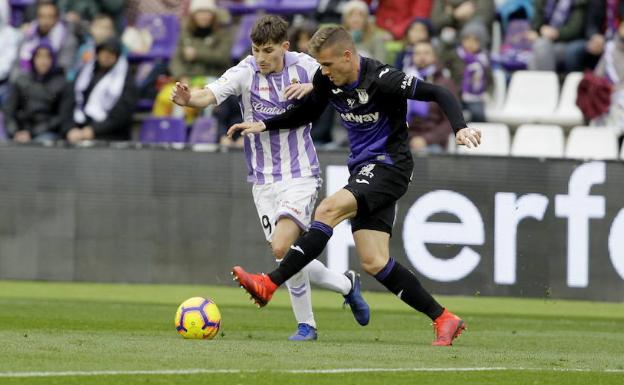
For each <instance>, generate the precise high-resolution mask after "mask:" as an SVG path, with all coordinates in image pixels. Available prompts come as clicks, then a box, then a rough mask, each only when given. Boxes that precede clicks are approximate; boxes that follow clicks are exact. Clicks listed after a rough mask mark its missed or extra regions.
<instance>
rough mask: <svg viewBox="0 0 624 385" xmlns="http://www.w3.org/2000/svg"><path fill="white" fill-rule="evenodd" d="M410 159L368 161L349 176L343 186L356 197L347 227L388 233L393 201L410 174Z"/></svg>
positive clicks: (411, 168)
mask: <svg viewBox="0 0 624 385" xmlns="http://www.w3.org/2000/svg"><path fill="white" fill-rule="evenodd" d="M412 170H413V163H412V162H402V163H401V164H397V165H387V164H375V163H369V164H367V165H365V166H363V167H361V168H359V169H358V170H357V172H356V173H354V174H352V175H351V176H350V177H349V183H348V184H347V185H346V186H345V187H344V188H345V189H346V190H349V191H350V192H351V193H352V194H353V195H354V196H355V199H356V200H357V205H358V212H357V214H356V216H355V217H353V218H351V230H352V231H353V232H356V231H358V230H377V231H383V232H385V233H388V234H390V235H392V226H393V225H394V218H395V216H396V203H397V201H398V200H399V198H401V197H402V196H403V195H404V194H405V193H406V192H407V187H408V186H409V183H410V180H411V178H412Z"/></svg>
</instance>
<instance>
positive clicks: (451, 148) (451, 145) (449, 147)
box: [446, 132, 457, 154]
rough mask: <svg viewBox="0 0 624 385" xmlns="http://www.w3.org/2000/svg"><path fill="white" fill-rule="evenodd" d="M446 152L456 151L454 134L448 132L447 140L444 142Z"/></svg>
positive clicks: (453, 152)
mask: <svg viewBox="0 0 624 385" xmlns="http://www.w3.org/2000/svg"><path fill="white" fill-rule="evenodd" d="M446 152H448V153H449V154H455V153H456V152H457V142H456V141H455V134H454V133H452V132H451V133H450V134H449V137H448V142H446Z"/></svg>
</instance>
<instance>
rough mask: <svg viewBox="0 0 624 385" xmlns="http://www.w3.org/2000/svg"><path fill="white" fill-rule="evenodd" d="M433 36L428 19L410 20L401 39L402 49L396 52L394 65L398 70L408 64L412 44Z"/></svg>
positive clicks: (410, 59) (412, 50)
mask: <svg viewBox="0 0 624 385" xmlns="http://www.w3.org/2000/svg"><path fill="white" fill-rule="evenodd" d="M433 36H434V34H433V25H432V24H431V21H430V20H429V19H423V18H421V17H417V18H415V19H414V20H412V22H411V24H410V25H409V27H407V32H406V33H405V38H404V39H403V50H402V51H401V52H399V53H398V55H397V58H396V61H395V63H394V66H395V67H396V68H398V69H400V70H402V69H403V68H406V67H408V66H410V65H411V64H412V55H413V53H414V46H415V45H416V44H417V43H420V42H423V41H431V39H433Z"/></svg>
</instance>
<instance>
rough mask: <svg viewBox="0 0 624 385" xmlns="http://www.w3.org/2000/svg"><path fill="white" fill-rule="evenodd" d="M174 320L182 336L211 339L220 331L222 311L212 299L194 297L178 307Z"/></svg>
mask: <svg viewBox="0 0 624 385" xmlns="http://www.w3.org/2000/svg"><path fill="white" fill-rule="evenodd" d="M174 322H175V327H176V330H177V331H178V333H179V334H180V335H181V336H182V337H184V338H189V339H206V340H209V339H212V338H214V337H215V336H216V335H217V333H218V332H219V328H220V327H221V312H219V308H218V307H217V305H216V304H215V303H214V302H212V300H210V299H206V298H203V297H193V298H189V299H187V300H186V301H184V302H182V304H181V305H180V306H179V307H178V311H177V312H176V315H175V320H174Z"/></svg>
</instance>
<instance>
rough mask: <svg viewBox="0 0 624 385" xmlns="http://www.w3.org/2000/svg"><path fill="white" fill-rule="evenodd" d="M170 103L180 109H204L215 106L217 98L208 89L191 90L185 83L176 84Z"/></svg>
mask: <svg viewBox="0 0 624 385" xmlns="http://www.w3.org/2000/svg"><path fill="white" fill-rule="evenodd" d="M171 101H172V102H174V103H175V104H177V105H179V106H182V107H194V108H206V107H208V106H210V105H213V104H217V98H216V97H215V95H214V93H212V91H211V90H210V89H209V88H202V89H199V90H191V89H190V88H189V86H188V84H186V83H180V82H176V84H175V86H174V87H173V93H172V94H171Z"/></svg>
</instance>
